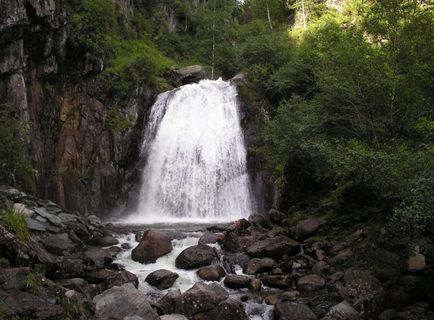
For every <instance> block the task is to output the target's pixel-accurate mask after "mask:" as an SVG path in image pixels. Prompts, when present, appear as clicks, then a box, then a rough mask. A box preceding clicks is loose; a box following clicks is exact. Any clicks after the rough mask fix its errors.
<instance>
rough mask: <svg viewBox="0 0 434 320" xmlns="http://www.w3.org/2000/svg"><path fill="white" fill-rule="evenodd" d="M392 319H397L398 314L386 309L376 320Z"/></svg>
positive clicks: (393, 310)
mask: <svg viewBox="0 0 434 320" xmlns="http://www.w3.org/2000/svg"><path fill="white" fill-rule="evenodd" d="M393 319H399V313H398V311H396V310H395V309H387V310H385V311H383V312H382V313H381V314H380V315H379V316H378V320H393Z"/></svg>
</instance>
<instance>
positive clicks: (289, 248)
mask: <svg viewBox="0 0 434 320" xmlns="http://www.w3.org/2000/svg"><path fill="white" fill-rule="evenodd" d="M299 250H300V246H299V243H298V242H297V241H295V240H292V239H290V238H288V237H286V236H277V237H274V238H268V239H265V240H260V241H257V242H255V243H253V244H252V245H251V246H249V247H248V248H247V254H248V255H250V256H252V257H254V258H266V257H270V258H273V259H278V260H280V259H282V257H283V255H291V254H296V253H297V252H298V251H299Z"/></svg>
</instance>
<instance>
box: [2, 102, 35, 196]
mask: <svg viewBox="0 0 434 320" xmlns="http://www.w3.org/2000/svg"><path fill="white" fill-rule="evenodd" d="M0 122H1V123H2V125H1V126H0V155H1V158H0V181H1V182H3V183H5V184H9V185H13V186H16V187H18V188H22V189H24V190H26V191H27V192H31V193H34V192H35V191H36V184H35V177H34V174H33V167H32V162H31V159H30V156H29V151H28V149H27V145H26V143H25V141H24V137H25V135H26V129H25V127H26V125H27V124H26V123H20V122H19V121H18V120H17V114H16V109H14V108H13V107H12V106H10V105H0Z"/></svg>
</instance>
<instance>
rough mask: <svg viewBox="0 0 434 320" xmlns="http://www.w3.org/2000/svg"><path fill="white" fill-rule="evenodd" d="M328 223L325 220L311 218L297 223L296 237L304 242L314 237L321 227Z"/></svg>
mask: <svg viewBox="0 0 434 320" xmlns="http://www.w3.org/2000/svg"><path fill="white" fill-rule="evenodd" d="M325 222H326V220H325V219H324V218H310V219H306V220H302V221H300V222H299V223H297V226H296V227H295V235H296V238H297V239H298V240H303V239H306V238H308V237H310V236H311V235H313V234H314V233H315V232H316V231H317V230H318V229H319V227H320V226H321V225H323V224H324V223H325Z"/></svg>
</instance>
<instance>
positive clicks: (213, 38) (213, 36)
mask: <svg viewBox="0 0 434 320" xmlns="http://www.w3.org/2000/svg"><path fill="white" fill-rule="evenodd" d="M214 62H215V0H214V8H213V17H212V62H211V80H214Z"/></svg>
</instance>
